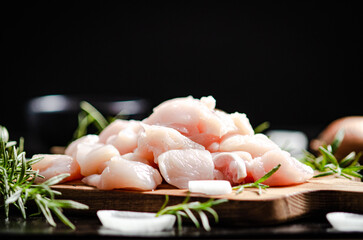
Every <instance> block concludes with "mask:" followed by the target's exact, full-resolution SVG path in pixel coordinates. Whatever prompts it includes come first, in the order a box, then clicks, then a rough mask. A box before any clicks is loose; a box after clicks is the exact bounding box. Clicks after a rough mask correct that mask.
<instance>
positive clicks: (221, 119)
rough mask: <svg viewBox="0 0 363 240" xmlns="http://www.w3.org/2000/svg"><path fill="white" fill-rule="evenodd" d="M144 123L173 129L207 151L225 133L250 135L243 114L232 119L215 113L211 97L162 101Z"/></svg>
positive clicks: (224, 114) (218, 111)
mask: <svg viewBox="0 0 363 240" xmlns="http://www.w3.org/2000/svg"><path fill="white" fill-rule="evenodd" d="M143 122H144V123H147V124H150V125H162V126H166V127H170V128H174V129H176V130H178V131H179V132H180V133H182V134H183V135H185V136H187V137H189V138H191V139H192V140H193V141H195V142H197V143H199V144H201V145H203V146H204V147H206V148H208V146H209V145H210V144H212V143H213V142H215V141H216V140H218V139H220V138H221V137H222V136H224V135H226V134H231V133H239V134H253V129H252V127H251V125H250V123H249V121H248V119H247V118H246V116H245V115H243V114H239V113H235V114H234V115H232V117H231V115H229V114H227V113H225V112H222V111H220V110H215V100H214V98H213V97H211V96H209V97H203V98H201V100H198V99H194V98H193V97H191V96H189V97H186V98H175V99H171V100H168V101H165V102H163V103H162V104H160V105H159V106H157V107H156V108H154V111H153V113H152V114H151V115H150V116H149V117H148V118H146V119H145V120H143Z"/></svg>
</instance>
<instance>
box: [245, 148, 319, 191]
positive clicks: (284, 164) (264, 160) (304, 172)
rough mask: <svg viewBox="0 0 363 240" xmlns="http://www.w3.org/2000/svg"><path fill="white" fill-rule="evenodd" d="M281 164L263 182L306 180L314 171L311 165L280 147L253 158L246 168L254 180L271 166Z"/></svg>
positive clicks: (277, 183) (298, 181) (270, 184)
mask: <svg viewBox="0 0 363 240" xmlns="http://www.w3.org/2000/svg"><path fill="white" fill-rule="evenodd" d="M278 164H281V167H280V168H279V170H277V172H275V173H274V174H273V175H272V176H271V177H269V178H268V179H267V180H266V181H265V182H264V184H267V185H269V186H287V185H293V184H299V183H303V182H306V181H307V180H308V179H310V178H312V177H313V175H314V171H313V169H312V168H311V167H309V166H307V165H305V164H303V163H301V162H300V161H298V160H297V159H295V158H294V157H292V156H291V155H290V153H288V152H286V151H283V150H281V149H275V150H271V151H268V152H266V153H265V154H264V155H262V156H261V157H258V158H255V159H253V161H251V162H250V163H249V164H247V168H249V171H250V172H251V174H252V176H253V178H254V180H255V181H256V180H257V179H259V178H261V177H262V176H264V175H265V174H266V173H268V172H269V171H270V170H271V169H272V168H274V167H276V166H277V165H278Z"/></svg>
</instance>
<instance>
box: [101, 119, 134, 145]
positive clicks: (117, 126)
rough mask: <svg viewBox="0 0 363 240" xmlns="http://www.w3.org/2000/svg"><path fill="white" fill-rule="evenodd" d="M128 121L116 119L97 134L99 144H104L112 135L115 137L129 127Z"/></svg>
mask: <svg viewBox="0 0 363 240" xmlns="http://www.w3.org/2000/svg"><path fill="white" fill-rule="evenodd" d="M129 124H130V121H127V120H122V119H116V120H115V121H113V122H112V123H111V124H110V125H108V126H107V127H106V128H105V129H103V131H102V132H101V133H100V134H99V137H100V142H101V143H106V142H107V139H108V138H109V137H110V136H112V135H117V134H118V133H119V132H120V131H121V130H123V129H125V128H127V126H129Z"/></svg>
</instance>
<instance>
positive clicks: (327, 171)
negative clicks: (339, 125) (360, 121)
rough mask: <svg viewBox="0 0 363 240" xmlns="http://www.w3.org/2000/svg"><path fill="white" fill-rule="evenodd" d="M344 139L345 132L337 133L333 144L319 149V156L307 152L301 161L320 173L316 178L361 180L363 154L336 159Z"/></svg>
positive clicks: (353, 153) (350, 154) (351, 154)
mask: <svg viewBox="0 0 363 240" xmlns="http://www.w3.org/2000/svg"><path fill="white" fill-rule="evenodd" d="M343 139H344V130H340V131H338V132H337V133H336V135H335V137H334V140H333V142H332V144H330V145H327V146H321V147H320V148H319V152H320V155H319V156H317V157H316V156H315V155H314V154H312V153H310V152H308V151H306V152H305V156H304V157H303V158H302V159H300V161H301V162H303V163H305V164H306V165H308V166H310V167H311V168H313V169H314V170H317V171H319V172H320V173H319V174H317V175H315V176H314V178H317V177H323V176H328V175H337V176H342V177H345V178H348V179H352V177H355V178H360V179H361V178H362V177H363V176H362V175H361V174H360V173H359V172H360V171H361V170H363V166H361V165H360V164H359V159H360V157H361V156H362V152H359V153H358V154H356V153H355V152H351V153H349V154H348V155H347V156H345V157H344V158H343V159H340V160H339V159H337V158H336V157H335V155H334V154H335V153H336V151H337V150H338V148H339V146H340V145H341V143H342V141H343Z"/></svg>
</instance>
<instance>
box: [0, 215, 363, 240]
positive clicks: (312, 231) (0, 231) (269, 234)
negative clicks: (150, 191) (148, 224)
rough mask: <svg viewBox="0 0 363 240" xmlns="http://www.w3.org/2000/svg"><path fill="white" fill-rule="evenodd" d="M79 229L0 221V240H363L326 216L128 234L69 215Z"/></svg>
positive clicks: (90, 218)
mask: <svg viewBox="0 0 363 240" xmlns="http://www.w3.org/2000/svg"><path fill="white" fill-rule="evenodd" d="M69 218H70V219H71V220H72V221H73V223H74V224H75V225H76V230H71V229H69V228H67V227H66V226H65V225H63V224H62V223H59V224H58V225H57V227H51V226H49V225H48V224H47V223H46V222H45V220H44V219H43V218H41V217H31V218H29V219H27V220H23V219H21V218H17V217H16V218H13V219H11V221H9V222H6V221H5V220H3V219H2V220H1V221H0V239H171V238H173V239H196V238H198V239H199V238H203V239H363V233H359V232H338V231H336V230H334V229H333V228H332V227H331V225H330V224H329V222H328V221H327V220H326V219H325V216H324V215H321V216H314V217H306V218H304V219H299V220H295V221H292V222H289V223H284V224H279V225H270V226H254V227H230V226H221V225H215V226H213V227H212V230H211V231H210V232H206V231H205V230H203V229H197V228H195V227H194V226H192V225H190V224H188V223H187V224H185V225H184V227H183V229H182V231H180V232H179V231H177V230H176V229H174V230H172V231H168V232H155V233H142V234H141V233H140V234H137V233H136V234H125V233H122V232H117V231H114V230H109V229H107V228H104V227H103V226H102V225H101V223H100V222H99V220H98V218H97V217H96V216H87V217H84V216H70V217H69Z"/></svg>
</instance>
